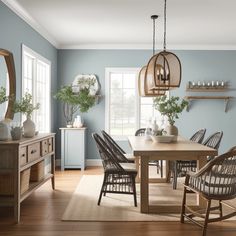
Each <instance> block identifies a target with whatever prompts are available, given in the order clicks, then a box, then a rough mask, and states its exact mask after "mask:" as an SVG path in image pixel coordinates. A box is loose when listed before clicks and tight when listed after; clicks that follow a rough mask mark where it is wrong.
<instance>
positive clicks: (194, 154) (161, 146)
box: [128, 136, 218, 213]
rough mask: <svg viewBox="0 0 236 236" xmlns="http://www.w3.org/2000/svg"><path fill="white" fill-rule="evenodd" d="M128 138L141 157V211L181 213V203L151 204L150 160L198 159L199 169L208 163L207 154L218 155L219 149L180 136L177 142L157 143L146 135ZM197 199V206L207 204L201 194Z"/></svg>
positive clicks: (135, 154)
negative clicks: (147, 138)
mask: <svg viewBox="0 0 236 236" xmlns="http://www.w3.org/2000/svg"><path fill="white" fill-rule="evenodd" d="M128 140H129V144H130V146H131V148H132V150H133V155H134V156H135V157H137V158H140V172H141V173H140V211H141V212H142V213H180V210H181V206H180V205H168V204H166V205H150V203H149V167H148V163H149V161H150V160H152V161H153V160H167V161H168V160H170V161H175V160H196V161H197V170H199V169H201V168H202V167H203V166H204V165H205V164H206V163H207V156H217V155H218V151H217V150H215V149H213V148H210V147H207V146H204V145H202V144H198V143H195V142H192V141H190V140H187V139H184V138H182V137H180V136H178V138H177V142H173V143H157V142H153V141H151V140H146V138H145V136H130V137H128ZM162 182H163V181H162ZM173 191H175V190H173ZM196 200H197V201H196V206H195V207H196V208H200V207H203V206H205V201H204V200H203V199H202V198H201V197H200V196H197V199H196Z"/></svg>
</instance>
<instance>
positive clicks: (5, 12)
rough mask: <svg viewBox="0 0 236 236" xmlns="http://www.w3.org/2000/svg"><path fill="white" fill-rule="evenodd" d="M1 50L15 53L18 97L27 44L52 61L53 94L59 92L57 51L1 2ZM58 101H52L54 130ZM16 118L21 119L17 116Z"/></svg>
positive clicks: (53, 128)
mask: <svg viewBox="0 0 236 236" xmlns="http://www.w3.org/2000/svg"><path fill="white" fill-rule="evenodd" d="M0 32H1V34H0V48H3V49H6V50H8V51H10V52H12V53H13V56H14V62H15V69H16V81H17V82H16V88H17V91H16V97H17V98H19V97H20V96H21V79H22V76H21V46H22V44H25V45H26V46H28V47H30V48H31V49H32V50H34V51H35V52H37V53H39V54H41V55H42V56H44V57H45V58H47V59H48V60H50V61H51V63H52V64H51V69H52V83H51V89H52V93H55V91H56V90H57V49H56V48H55V47H54V46H52V45H51V44H50V43H49V42H48V41H47V40H46V39H44V38H43V37H42V36H41V35H40V34H39V33H37V32H36V31H35V30H34V29H32V28H31V26H29V25H28V24H27V23H26V22H25V21H23V20H22V19H21V18H20V17H18V16H17V15H16V14H15V13H14V12H12V11H11V10H10V9H9V8H8V7H7V6H6V5H4V4H3V3H2V2H1V1H0ZM56 107H57V104H56V101H55V100H53V99H52V112H51V113H52V123H51V127H52V130H53V131H55V130H56V127H57V121H56V116H55V114H56ZM16 118H18V119H19V116H18V115H17V116H16Z"/></svg>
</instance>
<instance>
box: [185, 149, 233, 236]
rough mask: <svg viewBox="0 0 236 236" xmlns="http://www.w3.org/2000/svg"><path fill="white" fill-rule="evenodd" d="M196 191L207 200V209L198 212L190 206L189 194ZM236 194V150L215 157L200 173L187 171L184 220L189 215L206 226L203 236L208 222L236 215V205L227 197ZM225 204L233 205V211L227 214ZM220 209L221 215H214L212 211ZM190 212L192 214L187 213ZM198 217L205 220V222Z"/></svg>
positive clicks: (189, 218) (203, 226) (194, 221)
mask: <svg viewBox="0 0 236 236" xmlns="http://www.w3.org/2000/svg"><path fill="white" fill-rule="evenodd" d="M188 193H189V194H190V193H196V194H199V195H200V196H201V197H202V198H203V199H205V200H206V201H207V207H206V209H203V211H201V210H198V211H195V210H196V209H195V210H194V209H193V208H192V207H189V206H187V204H186V198H187V194H188ZM235 197H236V150H235V149H234V150H233V151H230V152H227V153H225V154H223V155H221V156H218V157H215V158H214V159H213V160H211V161H210V162H208V163H207V164H206V165H205V166H204V167H203V168H202V169H201V170H200V171H199V172H198V173H196V174H187V176H186V179H185V185H184V195H183V202H182V211H181V222H182V223H184V220H185V218H186V219H188V220H190V221H191V222H193V223H195V224H197V225H198V226H201V227H202V228H203V231H202V235H203V236H205V235H206V231H207V225H208V223H211V222H217V221H221V220H225V219H228V218H230V217H233V216H236V208H235V207H234V206H231V205H230V204H229V203H226V202H224V200H230V199H234V198H235ZM212 200H217V201H218V202H219V205H218V206H215V207H212V206H211V203H212ZM222 205H224V206H227V207H229V208H231V210H232V212H231V213H227V214H223V209H222ZM216 210H218V211H219V216H217V215H216V217H214V218H210V217H209V215H210V212H211V211H216ZM186 211H187V212H188V213H186ZM195 217H198V218H202V219H204V222H203V223H201V222H199V221H197V220H196V218H195Z"/></svg>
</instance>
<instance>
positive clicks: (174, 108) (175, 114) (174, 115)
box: [154, 95, 188, 136]
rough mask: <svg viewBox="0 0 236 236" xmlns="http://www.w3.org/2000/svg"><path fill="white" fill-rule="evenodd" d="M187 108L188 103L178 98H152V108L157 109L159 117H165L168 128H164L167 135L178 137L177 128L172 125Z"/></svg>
mask: <svg viewBox="0 0 236 236" xmlns="http://www.w3.org/2000/svg"><path fill="white" fill-rule="evenodd" d="M187 106H188V101H186V100H184V99H180V98H179V97H175V96H171V97H170V98H168V97H167V96H166V95H164V96H158V97H156V98H154V108H155V109H157V110H158V111H159V112H160V113H161V115H163V116H166V117H167V119H168V122H169V126H167V127H166V131H167V134H169V135H176V136H177V135H178V128H177V127H176V126H175V125H174V124H175V121H176V119H178V118H179V114H180V113H182V111H183V110H184V109H185V108H186V107H187Z"/></svg>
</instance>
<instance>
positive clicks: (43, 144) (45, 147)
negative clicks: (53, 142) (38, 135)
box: [41, 139, 48, 156]
mask: <svg viewBox="0 0 236 236" xmlns="http://www.w3.org/2000/svg"><path fill="white" fill-rule="evenodd" d="M47 154H48V139H45V140H43V141H41V156H45V155H47Z"/></svg>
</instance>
